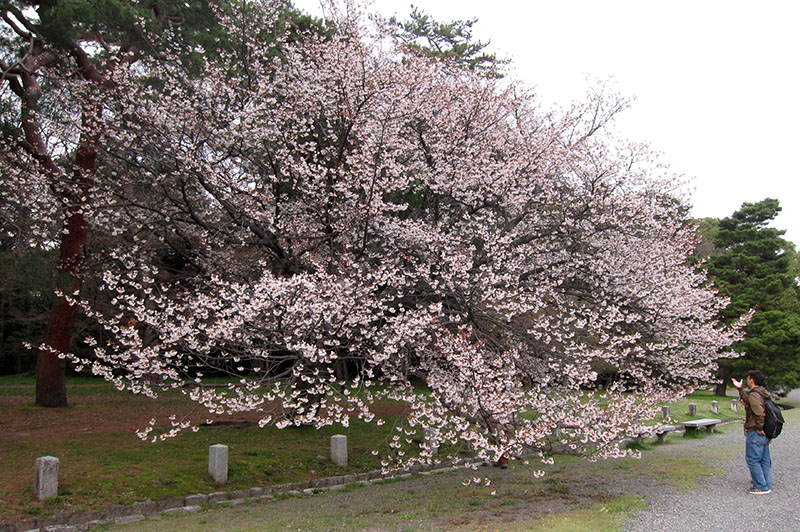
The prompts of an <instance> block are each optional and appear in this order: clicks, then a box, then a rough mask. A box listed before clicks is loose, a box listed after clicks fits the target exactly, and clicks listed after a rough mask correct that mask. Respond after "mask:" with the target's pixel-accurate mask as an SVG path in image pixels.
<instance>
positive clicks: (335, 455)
mask: <svg viewBox="0 0 800 532" xmlns="http://www.w3.org/2000/svg"><path fill="white" fill-rule="evenodd" d="M331 461H332V462H333V463H334V464H336V465H338V466H341V467H347V436H345V435H343V434H336V435H335V436H331Z"/></svg>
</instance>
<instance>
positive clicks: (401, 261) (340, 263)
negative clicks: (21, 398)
mask: <svg viewBox="0 0 800 532" xmlns="http://www.w3.org/2000/svg"><path fill="white" fill-rule="evenodd" d="M252 4H253V5H252V9H253V14H252V16H251V17H249V18H248V20H242V19H241V18H234V19H227V18H225V15H224V13H223V12H222V10H220V11H219V16H220V17H221V19H220V20H221V23H222V24H223V26H224V27H228V28H230V29H231V34H232V35H237V36H238V37H237V38H238V39H240V40H241V42H240V43H239V44H240V46H237V47H235V50H233V51H230V52H225V53H222V54H221V56H220V57H218V58H217V59H214V60H211V59H209V60H208V61H207V63H206V64H205V65H204V70H203V75H202V77H197V76H193V75H192V73H191V72H187V71H186V70H185V68H184V66H183V64H182V63H181V61H179V60H178V58H177V57H158V58H153V59H152V60H143V61H140V62H137V63H136V64H131V65H130V66H126V65H124V64H123V65H121V66H120V68H118V69H117V70H116V71H115V72H114V74H113V75H114V79H113V84H110V85H109V87H107V88H105V90H106V92H107V94H106V96H105V98H104V105H105V109H104V113H103V120H104V122H103V125H102V127H103V139H104V141H103V144H102V146H101V151H100V157H99V160H100V162H99V167H100V169H99V170H98V177H97V179H96V181H97V182H96V184H95V188H94V190H93V191H92V194H93V197H94V198H96V199H95V201H94V205H96V207H94V208H91V209H89V210H88V212H87V217H88V219H89V220H90V223H91V224H92V226H93V230H94V231H95V232H96V233H98V234H104V235H108V236H109V238H108V239H107V240H104V244H103V245H104V246H105V249H106V252H105V259H106V260H105V269H104V271H102V272H101V273H100V275H99V277H100V280H101V296H102V297H101V298H98V301H102V304H97V303H96V302H90V301H83V300H81V298H80V297H78V296H77V295H72V296H67V297H69V300H70V301H71V302H73V303H74V304H76V305H81V307H83V309H84V312H85V313H86V315H87V316H88V317H89V318H91V319H94V320H96V321H97V323H99V324H100V326H101V327H102V328H103V330H104V333H103V337H102V340H101V339H100V338H87V339H85V340H84V342H85V344H86V345H88V346H90V347H91V348H92V349H93V352H92V355H91V356H79V355H77V354H74V353H62V354H63V355H65V356H67V357H69V358H70V360H72V361H73V363H74V364H77V365H79V366H80V367H83V368H85V369H86V370H87V371H91V372H92V373H94V374H96V375H100V376H103V377H104V378H106V379H108V380H110V381H112V382H114V383H115V384H116V385H117V387H119V388H120V389H128V390H131V391H133V392H134V393H140V394H144V395H147V396H151V397H156V396H158V395H159V393H160V392H161V391H163V390H165V389H170V388H174V389H179V390H180V391H181V392H182V393H185V394H186V395H187V397H189V398H190V399H191V400H192V401H193V402H195V403H196V404H197V405H199V406H202V407H204V408H205V409H206V410H207V411H208V412H210V413H212V414H223V413H225V414H227V413H237V412H258V413H259V415H260V416H261V421H260V422H259V425H260V426H271V425H274V426H277V427H279V428H283V427H288V426H293V425H294V426H297V425H304V424H311V425H314V426H316V427H323V426H326V425H331V424H340V425H343V426H348V424H349V423H350V422H351V420H352V419H362V420H364V421H368V422H376V423H378V424H381V423H383V422H384V421H383V420H381V419H379V418H378V417H376V415H375V413H374V412H373V410H374V404H375V403H376V402H378V401H383V400H386V399H391V400H396V401H402V402H403V403H405V404H406V405H407V410H406V412H407V415H406V416H405V417H404V418H403V419H402V420H401V421H400V422H398V423H400V424H398V425H397V427H396V429H397V430H396V431H394V432H396V433H397V434H396V435H395V436H393V437H392V438H396V439H391V440H390V443H389V449H390V451H389V453H390V455H389V456H388V457H386V459H384V461H383V462H382V464H383V466H384V467H386V468H392V467H405V466H408V465H412V464H414V463H425V464H430V463H433V462H434V461H435V460H441V459H442V457H438V458H437V457H436V456H435V453H436V449H438V448H439V447H440V446H441V445H444V444H452V445H454V446H455V447H454V448H456V449H457V448H458V446H459V445H460V446H462V447H465V448H469V449H471V450H472V451H474V452H476V453H478V455H479V456H481V457H483V458H486V459H491V460H497V459H498V458H500V457H501V456H503V455H505V456H507V457H512V458H517V457H520V456H522V454H523V453H525V452H529V451H533V452H535V453H538V455H539V457H540V459H541V460H543V461H545V462H547V461H549V460H550V457H549V453H550V452H552V451H560V452H569V453H575V454H584V455H587V456H590V457H617V456H624V455H628V454H630V452H629V451H626V450H623V449H622V448H621V447H620V443H621V441H622V440H623V439H624V438H626V437H629V436H631V435H640V434H647V433H648V431H653V430H655V428H647V427H644V426H642V425H641V423H640V422H641V420H645V419H650V418H652V417H653V415H654V411H655V405H656V404H657V403H659V402H661V401H667V400H671V399H675V398H677V397H679V396H681V395H683V394H685V393H687V392H688V391H690V390H692V389H693V388H694V387H696V386H697V385H698V384H700V383H705V382H709V380H710V379H711V376H712V373H713V370H714V369H715V364H714V360H716V359H718V358H720V357H729V356H735V353H732V352H731V351H729V350H728V349H727V348H728V347H729V346H730V345H731V344H732V343H734V342H736V341H737V340H739V339H740V338H741V334H742V332H741V331H742V326H743V324H744V323H746V320H747V318H748V317H747V316H744V317H743V319H742V320H741V321H740V322H739V323H737V324H735V325H733V326H730V327H723V326H722V325H720V324H719V323H717V322H716V321H715V316H716V315H717V314H718V312H719V310H720V309H721V308H723V307H725V306H726V305H727V300H726V299H725V298H723V297H720V295H719V294H717V293H716V292H715V291H714V290H713V289H712V288H710V287H709V286H708V283H707V280H706V278H705V277H704V275H703V274H702V273H699V272H698V271H697V270H696V269H695V268H694V267H693V266H691V265H690V264H689V263H688V262H687V256H688V255H689V254H690V252H691V251H692V249H693V246H694V245H695V236H694V235H695V232H694V226H693V225H692V223H690V221H689V220H688V219H687V218H686V213H685V209H683V208H682V203H681V198H680V187H681V183H680V182H679V180H677V179H675V178H673V177H670V176H669V175H668V174H667V173H666V172H665V170H664V169H663V168H661V167H660V166H659V165H658V164H657V163H656V162H655V160H654V156H653V154H652V153H651V152H650V151H649V149H648V148H647V147H646V146H642V145H638V144H626V143H622V142H620V141H618V140H615V139H614V138H612V137H611V136H610V135H607V134H606V133H605V130H606V127H607V125H608V123H609V122H610V121H611V120H612V119H613V118H614V116H615V115H616V113H618V112H619V111H620V110H621V109H623V108H624V107H625V102H624V101H622V100H620V99H619V98H618V97H616V96H614V95H610V96H609V95H606V94H604V93H602V92H601V93H598V94H595V95H592V96H591V97H590V98H588V99H587V101H586V102H585V103H584V104H582V105H577V106H575V107H573V108H571V109H569V110H567V111H563V112H561V111H550V110H543V109H541V107H540V105H539V102H538V101H537V99H536V98H535V96H533V95H532V94H531V93H530V92H528V91H527V90H525V89H524V87H522V86H520V85H518V84H515V83H513V82H510V81H508V80H502V79H501V80H498V79H491V78H487V77H484V76H481V75H480V74H479V73H475V72H471V71H467V70H463V71H461V70H458V69H454V68H452V67H446V66H445V65H442V64H441V63H437V62H434V61H431V60H428V59H426V58H422V57H418V56H416V55H414V54H412V53H410V52H409V51H408V50H406V49H404V48H403V47H402V46H401V45H400V44H396V45H391V44H389V43H390V41H389V40H388V36H387V35H384V34H381V33H380V31H379V30H370V29H369V28H366V27H364V23H363V19H362V18H359V16H358V15H357V14H354V15H353V14H351V15H344V16H343V18H342V19H340V20H338V21H337V26H336V32H337V36H336V38H331V37H330V36H315V35H307V36H305V37H304V38H303V39H291V40H289V39H284V37H283V36H281V35H280V34H276V33H274V32H273V31H272V30H273V29H274V28H275V27H276V26H275V23H274V20H275V18H276V12H277V7H276V6H273V5H272V4H270V3H269V2H265V3H260V2H254V3H252ZM374 32H377V34H375V35H373V34H372V33H374ZM267 35H268V36H269V38H270V40H269V41H265V40H264V39H265V36H267ZM345 37H346V38H345ZM278 49H279V50H280V53H279V54H278V53H275V50H278ZM143 76H145V77H146V78H147V79H157V80H159V83H158V84H157V85H158V87H157V88H154V86H153V84H151V83H144V82H143ZM79 92H80V91H78V90H76V94H78V96H76V97H79ZM103 176H105V177H103ZM22 178H23V177H19V179H22ZM41 208H44V207H41ZM44 348H46V346H44ZM219 373H226V374H230V375H233V376H235V377H236V378H235V379H234V380H232V381H231V382H230V384H228V385H227V386H226V387H211V386H206V380H205V379H206V375H212V374H219ZM608 374H614V375H615V376H616V379H615V380H614V381H613V383H610V384H607V383H605V382H603V384H604V385H603V386H601V377H603V375H608ZM420 381H422V382H424V384H425V387H426V391H425V393H421V392H420V390H419V389H418V387H417V386H415V383H417V382H420ZM186 428H196V427H194V426H193V425H192V424H191V423H190V422H188V421H187V420H186V418H179V417H176V418H173V419H172V420H171V422H170V425H169V427H168V429H166V430H165V431H164V432H160V433H158V434H156V435H155V436H154V435H153V434H154V432H153V430H154V429H153V426H152V424H151V426H148V427H146V428H145V429H143V430H141V431H140V432H139V435H140V437H142V438H143V439H150V440H157V439H163V438H165V437H170V436H173V435H175V434H177V433H178V432H179V431H180V430H184V429H186ZM426 429H427V430H426ZM156 432H158V431H156ZM423 432H424V433H425V434H426V441H425V442H424V444H422V445H420V448H419V451H418V452H409V449H410V447H412V446H413V445H415V442H416V441H418V440H419V438H420V436H419V435H420V434H423ZM428 435H429V437H428ZM535 474H536V475H539V474H540V472H538V471H537V472H536V473H535ZM473 481H474V482H475V483H482V482H484V481H483V480H481V479H480V478H477V477H476V478H475V479H471V478H468V479H465V481H464V482H465V483H467V484H469V483H472V482H473Z"/></svg>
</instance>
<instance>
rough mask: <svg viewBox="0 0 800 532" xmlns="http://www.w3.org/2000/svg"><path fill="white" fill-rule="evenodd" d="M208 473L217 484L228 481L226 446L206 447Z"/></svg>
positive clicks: (220, 484)
mask: <svg viewBox="0 0 800 532" xmlns="http://www.w3.org/2000/svg"><path fill="white" fill-rule="evenodd" d="M208 474H209V475H211V478H213V479H214V483H215V484H216V485H217V486H222V485H223V484H225V483H226V482H228V446H227V445H220V444H217V445H212V446H210V447H209V448H208Z"/></svg>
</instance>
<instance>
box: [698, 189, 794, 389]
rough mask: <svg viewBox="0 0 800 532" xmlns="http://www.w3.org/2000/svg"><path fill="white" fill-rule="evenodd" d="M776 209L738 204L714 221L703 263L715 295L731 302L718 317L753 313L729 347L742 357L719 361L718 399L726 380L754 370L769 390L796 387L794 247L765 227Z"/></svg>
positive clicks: (771, 202) (775, 205) (769, 202)
mask: <svg viewBox="0 0 800 532" xmlns="http://www.w3.org/2000/svg"><path fill="white" fill-rule="evenodd" d="M780 210H781V207H780V204H779V202H778V200H776V199H770V198H767V199H765V200H762V201H759V202H757V203H744V204H742V207H741V208H740V209H739V210H737V211H736V212H735V213H733V215H732V216H730V217H728V218H724V219H722V220H719V222H718V224H717V228H716V233H715V234H714V236H713V243H714V249H713V250H712V252H711V255H710V257H709V258H708V260H707V261H706V263H705V266H704V267H705V268H706V269H707V271H708V273H709V276H711V277H712V279H714V283H715V284H716V285H717V286H718V287H719V290H720V292H721V293H723V294H725V295H727V296H729V297H730V299H731V304H730V306H729V307H728V308H726V309H725V310H723V311H722V312H721V313H720V317H721V318H722V320H723V321H727V322H730V321H731V320H734V319H736V317H737V316H738V315H741V314H742V313H744V312H746V311H747V310H748V309H750V308H754V309H755V314H754V315H753V318H752V320H751V321H750V323H749V324H748V326H747V329H746V337H745V338H744V339H743V340H741V341H740V342H738V343H737V344H736V345H735V346H734V348H735V349H736V350H737V351H741V352H744V353H746V354H745V356H744V357H742V358H734V359H727V360H724V361H722V362H720V367H719V370H718V377H719V379H721V382H720V383H719V384H718V385H717V389H716V392H717V394H718V395H724V394H725V388H726V385H727V382H728V380H729V378H730V377H736V376H741V375H744V374H745V373H746V372H747V370H748V369H754V368H755V369H760V370H762V371H763V372H764V373H765V374H766V375H768V376H769V384H770V386H771V387H772V388H773V389H774V390H776V391H777V392H779V393H780V392H787V391H789V390H792V389H794V388H796V387H797V386H798V385H799V384H800V380H798V379H799V378H800V300H799V299H798V284H797V274H796V269H795V265H796V253H795V249H794V245H793V244H792V243H791V242H788V241H787V240H785V239H784V238H782V235H783V234H784V233H785V231H782V230H778V229H775V228H772V227H768V224H769V223H770V222H771V221H772V220H774V219H775V217H776V216H777V215H778V213H779V212H780Z"/></svg>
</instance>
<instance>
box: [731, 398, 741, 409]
mask: <svg viewBox="0 0 800 532" xmlns="http://www.w3.org/2000/svg"><path fill="white" fill-rule="evenodd" d="M731 410H733V411H734V412H738V411H739V400H738V399H731Z"/></svg>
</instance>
